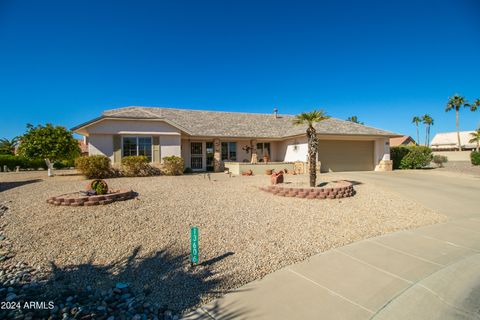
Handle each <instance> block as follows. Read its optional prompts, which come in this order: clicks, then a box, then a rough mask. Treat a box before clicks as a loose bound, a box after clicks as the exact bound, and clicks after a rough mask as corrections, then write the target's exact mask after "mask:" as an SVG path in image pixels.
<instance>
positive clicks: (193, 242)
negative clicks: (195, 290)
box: [190, 227, 198, 265]
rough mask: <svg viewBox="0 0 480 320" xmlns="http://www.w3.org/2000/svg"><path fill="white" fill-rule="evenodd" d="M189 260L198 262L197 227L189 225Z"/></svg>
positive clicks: (194, 262)
mask: <svg viewBox="0 0 480 320" xmlns="http://www.w3.org/2000/svg"><path fill="white" fill-rule="evenodd" d="M190 262H191V263H192V265H193V264H197V263H198V227H190Z"/></svg>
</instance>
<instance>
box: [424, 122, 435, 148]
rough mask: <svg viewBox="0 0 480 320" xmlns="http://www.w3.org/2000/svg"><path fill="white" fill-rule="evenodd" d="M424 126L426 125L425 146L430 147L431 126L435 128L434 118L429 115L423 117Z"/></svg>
mask: <svg viewBox="0 0 480 320" xmlns="http://www.w3.org/2000/svg"><path fill="white" fill-rule="evenodd" d="M422 121H423V124H424V125H425V145H426V146H427V147H428V146H430V126H433V118H432V117H430V116H429V115H428V114H425V115H423V116H422Z"/></svg>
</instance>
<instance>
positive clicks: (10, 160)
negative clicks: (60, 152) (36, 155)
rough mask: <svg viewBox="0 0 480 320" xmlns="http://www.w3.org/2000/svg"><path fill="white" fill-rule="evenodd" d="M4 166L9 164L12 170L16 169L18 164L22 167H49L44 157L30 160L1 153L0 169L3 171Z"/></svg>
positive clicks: (36, 168)
mask: <svg viewBox="0 0 480 320" xmlns="http://www.w3.org/2000/svg"><path fill="white" fill-rule="evenodd" d="M3 166H7V168H8V170H11V171H13V170H15V168H16V167H17V166H19V167H20V168H22V169H35V170H38V169H47V164H46V163H45V160H43V159H35V160H29V159H26V158H24V157H20V156H13V155H0V171H3Z"/></svg>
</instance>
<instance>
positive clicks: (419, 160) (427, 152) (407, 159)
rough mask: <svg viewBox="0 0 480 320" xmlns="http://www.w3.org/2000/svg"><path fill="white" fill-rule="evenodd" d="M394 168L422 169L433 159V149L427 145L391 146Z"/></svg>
mask: <svg viewBox="0 0 480 320" xmlns="http://www.w3.org/2000/svg"><path fill="white" fill-rule="evenodd" d="M390 159H392V161H393V169H420V168H424V167H426V166H428V165H429V164H430V162H431V161H432V149H430V148H429V147H425V146H399V147H392V148H390Z"/></svg>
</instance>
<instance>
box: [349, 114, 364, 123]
mask: <svg viewBox="0 0 480 320" xmlns="http://www.w3.org/2000/svg"><path fill="white" fill-rule="evenodd" d="M347 121H350V122H353V123H358V124H362V125H363V124H364V123H363V122H361V121H359V120H358V117H357V116H351V117H348V118H347Z"/></svg>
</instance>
